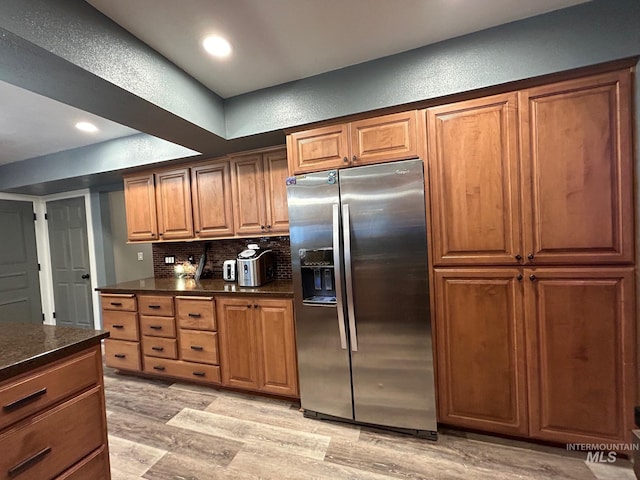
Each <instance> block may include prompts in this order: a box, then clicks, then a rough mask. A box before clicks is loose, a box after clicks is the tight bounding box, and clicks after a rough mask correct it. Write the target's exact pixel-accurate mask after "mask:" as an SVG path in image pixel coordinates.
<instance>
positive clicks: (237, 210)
mask: <svg viewBox="0 0 640 480" xmlns="http://www.w3.org/2000/svg"><path fill="white" fill-rule="evenodd" d="M231 178H232V182H233V188H232V193H233V212H234V215H233V216H234V219H235V221H236V224H235V230H236V235H248V234H274V233H286V232H288V231H289V213H288V207H287V191H286V183H285V182H286V178H287V155H286V151H285V150H284V149H280V150H276V151H272V152H266V153H260V152H257V153H252V154H248V155H240V156H232V157H231Z"/></svg>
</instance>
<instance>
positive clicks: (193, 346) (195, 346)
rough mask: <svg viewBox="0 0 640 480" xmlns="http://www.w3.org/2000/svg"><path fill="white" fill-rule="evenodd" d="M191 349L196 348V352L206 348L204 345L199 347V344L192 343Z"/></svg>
mask: <svg viewBox="0 0 640 480" xmlns="http://www.w3.org/2000/svg"><path fill="white" fill-rule="evenodd" d="M191 350H195V351H196V352H201V351H202V350H204V347H199V346H198V345H191Z"/></svg>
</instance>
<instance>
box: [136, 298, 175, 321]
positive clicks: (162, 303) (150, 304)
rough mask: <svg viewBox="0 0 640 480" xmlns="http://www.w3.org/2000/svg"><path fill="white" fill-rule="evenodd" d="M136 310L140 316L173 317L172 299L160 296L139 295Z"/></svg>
mask: <svg viewBox="0 0 640 480" xmlns="http://www.w3.org/2000/svg"><path fill="white" fill-rule="evenodd" d="M138 310H139V311H140V314H141V315H158V316H160V317H173V315H174V310H173V297H170V296H161V295H140V296H139V297H138Z"/></svg>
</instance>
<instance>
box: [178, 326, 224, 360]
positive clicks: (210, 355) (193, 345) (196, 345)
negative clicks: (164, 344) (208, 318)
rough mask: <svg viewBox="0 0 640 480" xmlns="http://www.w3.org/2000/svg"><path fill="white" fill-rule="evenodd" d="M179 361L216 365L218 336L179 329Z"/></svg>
mask: <svg viewBox="0 0 640 480" xmlns="http://www.w3.org/2000/svg"><path fill="white" fill-rule="evenodd" d="M179 335H180V359H181V360H186V361H188V362H200V363H209V364H211V365H218V364H219V363H220V359H219V357H218V334H217V333H216V332H198V331H194V330H182V329H180V333H179Z"/></svg>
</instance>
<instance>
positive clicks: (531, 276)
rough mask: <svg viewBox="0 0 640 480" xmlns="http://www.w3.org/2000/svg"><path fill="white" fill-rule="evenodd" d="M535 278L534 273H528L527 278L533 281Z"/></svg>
mask: <svg viewBox="0 0 640 480" xmlns="http://www.w3.org/2000/svg"><path fill="white" fill-rule="evenodd" d="M535 279H536V276H535V275H533V274H531V275H529V280H531V281H532V282H533V281H535Z"/></svg>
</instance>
